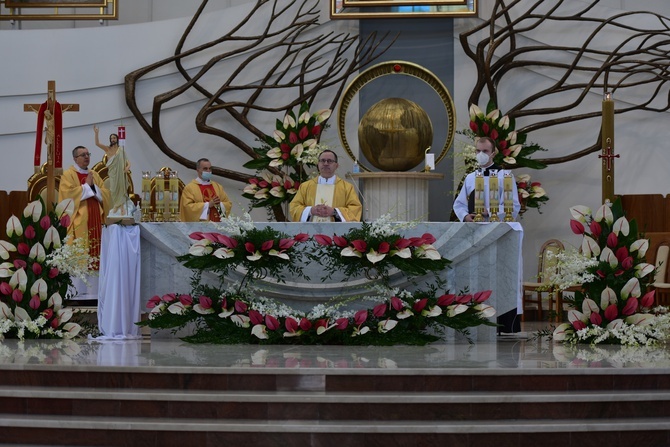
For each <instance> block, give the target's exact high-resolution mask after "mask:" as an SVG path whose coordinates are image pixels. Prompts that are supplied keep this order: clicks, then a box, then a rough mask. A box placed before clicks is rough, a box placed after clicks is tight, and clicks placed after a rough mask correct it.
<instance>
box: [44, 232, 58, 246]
mask: <svg viewBox="0 0 670 447" xmlns="http://www.w3.org/2000/svg"><path fill="white" fill-rule="evenodd" d="M52 245H53V247H54V248H60V247H61V245H62V244H61V240H60V234H58V230H56V228H55V227H49V229H48V230H47V232H46V233H45V234H44V246H45V247H46V248H50V247H51V246H52Z"/></svg>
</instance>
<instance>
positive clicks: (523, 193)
mask: <svg viewBox="0 0 670 447" xmlns="http://www.w3.org/2000/svg"><path fill="white" fill-rule="evenodd" d="M519 197H521V198H522V199H525V198H527V197H530V193H529V192H528V191H526V190H525V189H520V190H519Z"/></svg>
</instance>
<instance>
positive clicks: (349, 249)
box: [340, 247, 363, 258]
mask: <svg viewBox="0 0 670 447" xmlns="http://www.w3.org/2000/svg"><path fill="white" fill-rule="evenodd" d="M340 255H341V256H356V257H357V258H362V257H363V253H361V252H360V251H357V250H354V249H353V248H352V247H344V248H343V249H342V251H341V252H340Z"/></svg>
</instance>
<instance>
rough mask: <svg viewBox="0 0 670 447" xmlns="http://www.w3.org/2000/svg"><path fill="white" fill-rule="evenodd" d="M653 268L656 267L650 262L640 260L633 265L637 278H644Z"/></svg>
mask: <svg viewBox="0 0 670 447" xmlns="http://www.w3.org/2000/svg"><path fill="white" fill-rule="evenodd" d="M654 270H656V269H655V267H654V266H653V265H652V264H647V263H646V262H641V263H639V264H638V265H636V266H635V276H636V277H637V278H644V277H645V276H647V275H648V274H650V273H652V272H653V271H654Z"/></svg>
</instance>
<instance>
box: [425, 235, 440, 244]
mask: <svg viewBox="0 0 670 447" xmlns="http://www.w3.org/2000/svg"><path fill="white" fill-rule="evenodd" d="M421 239H423V240H424V241H426V244H434V243H435V241H436V240H437V239H435V236H433V235H432V234H430V233H423V235H422V236H421Z"/></svg>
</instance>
